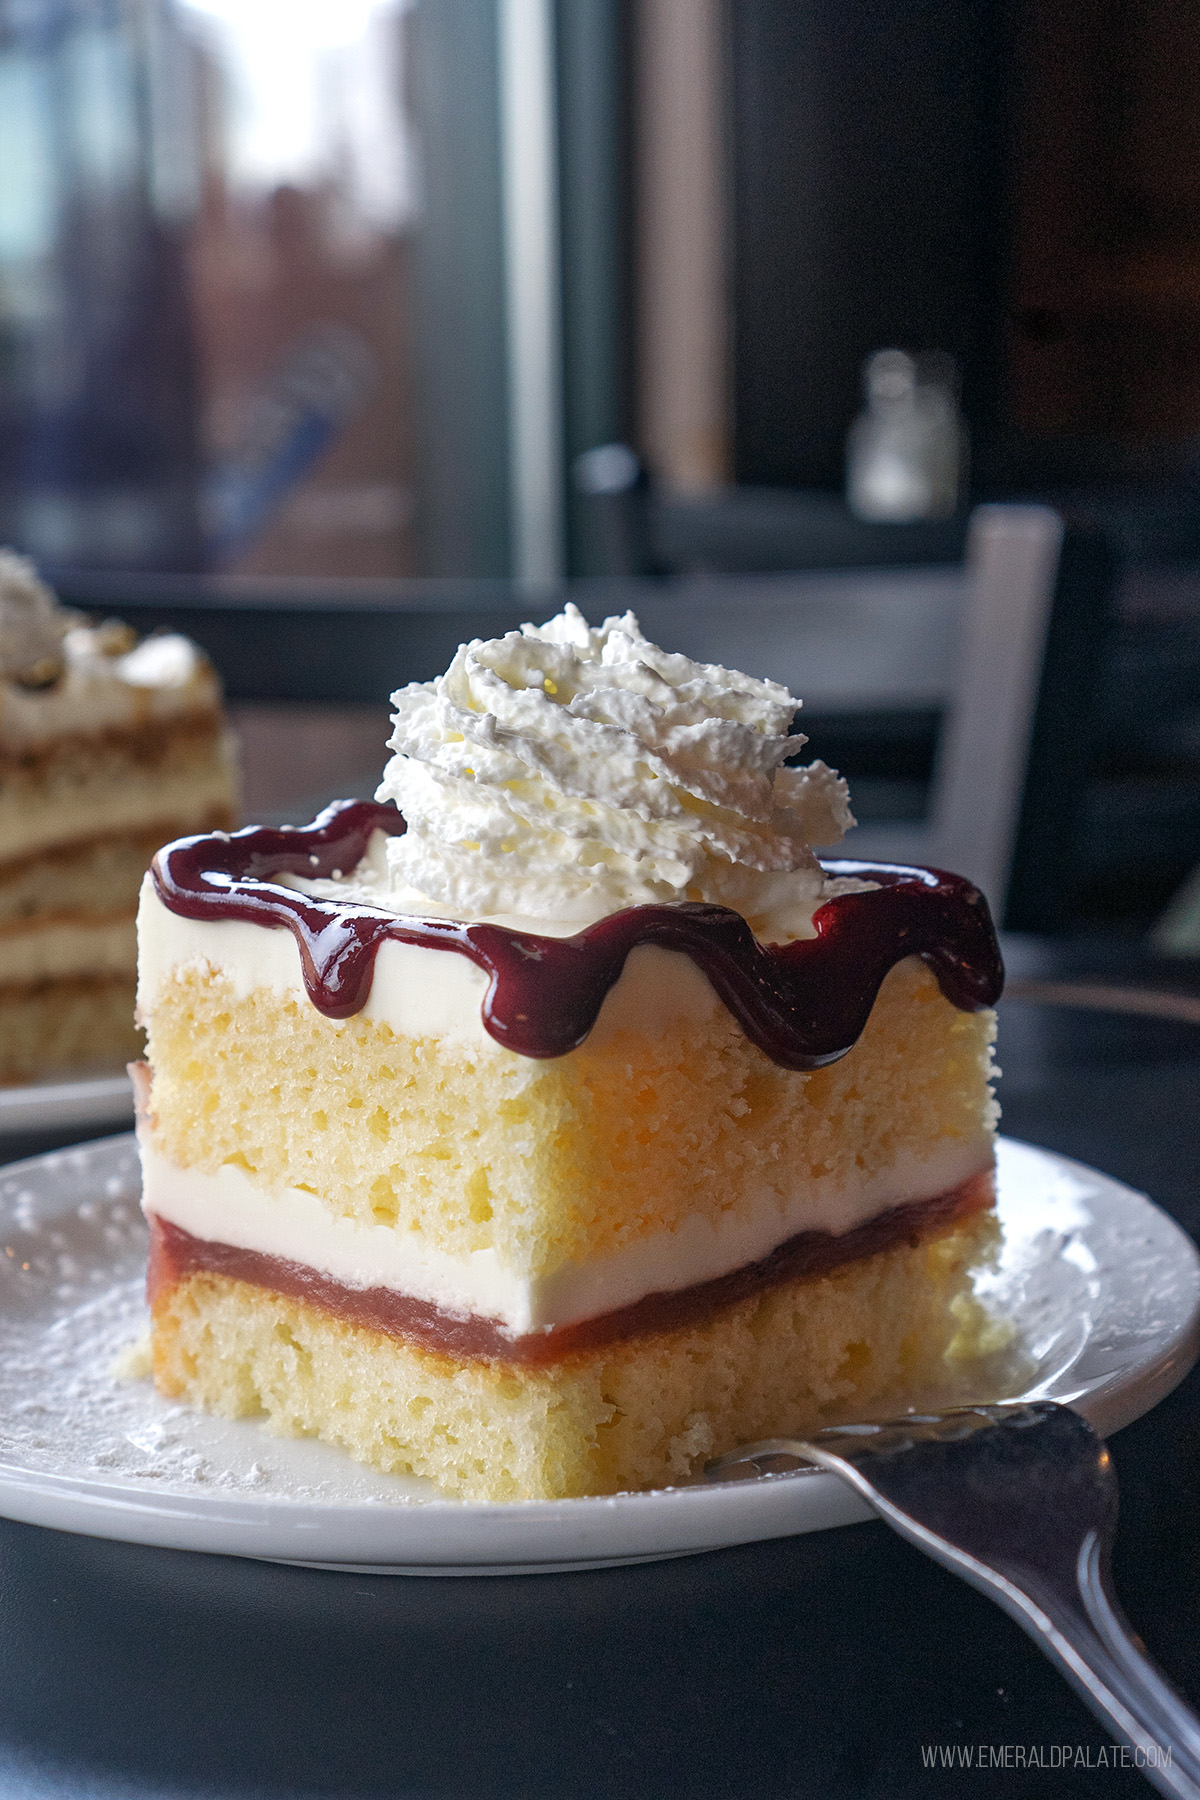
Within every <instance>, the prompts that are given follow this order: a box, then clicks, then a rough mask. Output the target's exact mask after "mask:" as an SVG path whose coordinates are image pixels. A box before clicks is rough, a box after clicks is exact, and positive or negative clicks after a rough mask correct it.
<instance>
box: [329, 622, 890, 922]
mask: <svg viewBox="0 0 1200 1800" xmlns="http://www.w3.org/2000/svg"><path fill="white" fill-rule="evenodd" d="M392 698H393V705H394V706H395V714H394V722H395V732H394V734H393V736H392V738H391V739H390V747H391V748H392V749H393V750H394V751H395V752H396V754H395V756H394V757H393V758H392V760H391V762H390V763H389V764H388V766H387V768H386V769H385V771H384V776H383V781H382V783H381V785H380V787H379V790H378V794H377V798H378V799H380V800H392V801H394V802H395V804H396V805H397V806H398V807H399V808H400V810H401V812H403V814H404V816H405V818H406V819H407V821H408V831H407V833H406V834H405V835H404V836H403V837H401V838H392V839H387V840H384V839H383V838H382V837H380V838H379V839H377V841H376V844H375V846H374V849H373V851H372V854H371V856H370V857H369V858H368V861H367V862H366V863H364V864H363V865H360V868H359V869H358V870H356V871H355V872H354V875H353V876H352V877H351V884H352V885H353V887H354V888H356V889H357V890H358V891H359V892H360V893H361V894H362V895H363V897H364V898H369V899H370V900H371V901H372V903H373V904H375V905H384V906H387V907H389V908H392V909H395V910H400V911H425V912H429V911H433V912H436V913H444V914H449V915H452V916H454V917H457V918H466V919H484V918H494V919H501V920H510V921H511V920H520V921H539V922H554V923H557V924H558V925H560V926H561V927H564V928H568V929H571V930H578V929H579V928H580V927H581V926H582V925H584V924H588V923H591V922H592V921H594V920H596V919H599V918H603V917H604V916H606V915H607V914H609V913H612V912H618V911H620V910H622V909H623V908H625V907H628V906H637V905H644V904H647V903H654V902H662V901H672V900H704V901H714V902H717V903H718V904H721V905H725V906H732V907H734V908H736V909H737V910H738V911H739V912H741V913H743V914H744V915H745V916H746V917H747V918H749V919H750V921H751V923H752V924H754V925H755V928H756V929H760V930H761V929H762V928H763V927H765V926H767V925H768V922H770V924H771V925H772V926H773V927H774V930H773V931H772V935H779V934H782V935H807V932H808V930H809V929H810V927H809V923H808V922H809V920H810V919H811V915H812V912H813V909H814V907H815V906H816V905H818V904H819V903H820V902H821V901H822V900H823V899H825V898H828V897H829V896H830V895H832V894H833V893H834V892H837V891H840V890H841V889H842V888H843V887H845V886H846V885H847V884H846V883H832V882H828V881H827V880H826V878H825V875H824V872H823V870H822V869H821V867H820V864H819V863H818V861H817V859H816V856H815V855H814V853H813V850H812V848H811V846H812V845H814V844H822V845H824V844H830V843H833V842H835V841H836V840H837V839H838V838H840V837H841V836H842V834H843V832H844V831H845V830H846V829H847V828H848V827H849V826H850V825H852V824H853V822H854V821H853V819H852V817H851V814H850V809H849V805H848V799H847V792H846V784H845V782H844V781H842V780H841V778H840V777H839V776H837V775H836V774H835V773H834V772H833V771H832V770H831V769H828V768H826V766H825V765H824V764H823V763H820V762H816V763H812V764H810V765H809V766H808V767H806V768H789V767H785V766H784V764H785V760H786V759H787V758H788V757H790V756H792V755H794V753H795V752H796V751H797V750H798V749H799V748H800V746H801V745H802V744H803V743H804V742H805V739H804V738H803V737H800V736H795V735H793V734H792V732H791V724H792V720H793V717H794V715H795V712H796V708H797V706H798V704H799V702H798V701H797V700H795V699H794V698H793V697H792V695H791V694H789V693H788V692H787V690H786V689H785V688H782V687H780V686H779V685H778V684H777V683H775V682H771V681H758V680H754V679H753V678H751V677H750V676H747V675H741V674H738V673H736V672H735V671H733V670H729V669H722V668H719V667H717V666H715V665H713V664H707V663H695V662H692V661H691V660H690V659H689V658H688V657H686V656H678V655H671V654H668V653H667V652H666V651H663V650H660V649H659V648H658V647H657V645H655V644H652V643H650V641H649V640H648V639H647V638H646V637H644V636H643V634H642V631H641V628H640V627H639V625H638V622H637V620H636V619H635V618H634V616H633V614H632V613H626V614H625V615H624V616H623V617H622V618H611V619H606V620H605V622H604V624H603V625H601V626H600V627H599V628H598V629H593V628H591V627H589V625H588V624H587V622H586V620H585V619H584V618H583V617H582V615H581V614H580V613H579V611H578V610H577V609H576V608H575V607H574V606H571V605H568V606H567V608H566V610H565V611H564V612H562V613H560V614H559V616H558V617H557V618H555V619H551V620H550V622H549V623H548V624H546V625H542V626H533V625H524V626H522V627H521V629H520V631H512V632H509V633H507V634H506V635H505V636H504V637H500V638H493V639H490V640H488V641H486V642H485V641H482V640H476V641H475V642H473V643H469V644H464V645H462V646H461V648H460V649H459V651H458V654H457V655H456V656H455V658H454V661H453V662H452V663H451V665H450V667H449V669H448V670H447V671H446V673H445V675H443V676H441V677H440V678H439V679H438V680H436V681H428V682H414V683H413V684H411V685H410V686H409V687H406V688H401V689H400V691H399V692H398V693H396V694H394V695H393V697H392ZM304 885H305V886H306V887H307V886H309V884H308V883H305V884H304ZM325 885H326V884H324V883H319V882H313V883H312V884H311V886H312V888H313V889H323V888H324V887H325ZM330 885H331V886H334V885H336V884H330ZM853 885H856V886H857V885H861V884H859V883H855V884H853ZM340 891H341V893H342V894H343V895H345V891H346V889H345V886H342V887H341V890H340Z"/></svg>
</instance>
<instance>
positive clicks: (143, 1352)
mask: <svg viewBox="0 0 1200 1800" xmlns="http://www.w3.org/2000/svg"><path fill="white" fill-rule="evenodd" d="M111 1372H112V1375H113V1377H114V1378H115V1379H116V1380H117V1381H146V1380H148V1379H149V1377H150V1376H151V1375H152V1374H153V1372H154V1358H153V1355H152V1353H151V1349H150V1333H149V1331H148V1330H147V1331H143V1333H142V1335H141V1337H140V1338H137V1339H136V1340H135V1341H134V1342H133V1343H132V1344H126V1346H125V1348H124V1349H123V1350H119V1351H118V1352H117V1354H116V1356H114V1357H113V1360H112V1371H111Z"/></svg>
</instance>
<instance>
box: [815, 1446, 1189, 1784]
mask: <svg viewBox="0 0 1200 1800" xmlns="http://www.w3.org/2000/svg"><path fill="white" fill-rule="evenodd" d="M826 1466H827V1467H829V1468H834V1467H835V1459H833V1458H830V1460H829V1462H828V1463H827V1464H826ZM836 1472H837V1473H838V1474H840V1475H842V1476H843V1477H844V1478H845V1479H846V1480H849V1481H851V1482H852V1483H853V1485H854V1487H855V1488H857V1490H858V1492H859V1493H860V1494H861V1495H862V1496H863V1498H864V1499H865V1500H867V1501H868V1502H869V1503H870V1505H871V1506H872V1507H873V1508H874V1509H875V1511H876V1512H877V1513H878V1514H879V1516H880V1517H881V1518H882V1519H884V1520H885V1521H886V1522H887V1524H889V1525H890V1526H891V1527H892V1529H893V1530H894V1531H896V1532H898V1533H899V1535H900V1536H901V1537H903V1538H906V1539H907V1540H908V1542H909V1543H911V1544H914V1545H916V1547H917V1548H918V1549H920V1550H923V1551H924V1552H925V1554H926V1555H927V1556H930V1557H932V1558H933V1560H934V1561H935V1562H939V1563H941V1564H942V1566H943V1567H944V1568H947V1569H949V1570H951V1572H952V1573H953V1574H955V1575H959V1576H961V1577H962V1579H963V1580H964V1581H967V1582H969V1583H970V1584H971V1586H972V1587H975V1588H978V1589H979V1590H980V1592H981V1593H984V1594H987V1595H988V1596H989V1598H991V1599H992V1600H994V1601H995V1602H996V1603H997V1605H998V1606H1001V1607H1003V1609H1004V1611H1005V1612H1006V1613H1008V1614H1009V1616H1010V1618H1013V1619H1015V1620H1016V1622H1017V1624H1018V1625H1020V1626H1021V1627H1022V1629H1023V1630H1024V1631H1026V1632H1028V1634H1029V1636H1030V1637H1031V1638H1033V1640H1034V1642H1035V1643H1036V1644H1037V1645H1038V1646H1039V1648H1040V1649H1041V1650H1042V1651H1043V1652H1044V1653H1045V1654H1046V1655H1047V1656H1048V1657H1049V1658H1050V1660H1051V1661H1052V1662H1053V1663H1054V1664H1055V1665H1056V1666H1057V1667H1058V1669H1059V1670H1060V1671H1061V1672H1062V1674H1063V1675H1065V1677H1066V1678H1067V1680H1068V1681H1069V1682H1070V1683H1071V1685H1072V1687H1073V1688H1074V1689H1075V1691H1076V1693H1077V1694H1078V1695H1079V1697H1080V1699H1081V1700H1082V1701H1083V1703H1084V1705H1085V1706H1087V1707H1088V1708H1089V1709H1090V1711H1091V1712H1093V1713H1094V1714H1095V1716H1096V1717H1097V1718H1098V1719H1099V1720H1100V1722H1101V1724H1103V1725H1105V1726H1107V1727H1108V1729H1109V1730H1110V1731H1112V1732H1113V1733H1114V1734H1115V1735H1116V1736H1117V1737H1119V1738H1120V1739H1122V1740H1123V1741H1124V1742H1125V1743H1127V1744H1129V1745H1131V1746H1132V1748H1133V1749H1134V1751H1135V1753H1140V1755H1141V1760H1140V1761H1139V1763H1138V1767H1139V1768H1140V1770H1141V1773H1142V1774H1143V1775H1144V1776H1145V1778H1146V1780H1147V1781H1149V1782H1150V1783H1151V1784H1152V1786H1154V1787H1156V1788H1157V1789H1158V1791H1159V1793H1160V1794H1165V1795H1167V1796H1168V1797H1169V1800H1200V1721H1197V1719H1196V1716H1195V1714H1194V1713H1193V1712H1192V1710H1191V1708H1190V1707H1189V1706H1188V1705H1187V1704H1186V1702H1185V1701H1184V1700H1182V1699H1181V1698H1180V1696H1179V1695H1178V1694H1177V1693H1176V1692H1175V1690H1174V1688H1172V1687H1171V1686H1170V1685H1169V1683H1168V1682H1167V1681H1166V1680H1165V1679H1164V1678H1163V1676H1162V1675H1160V1674H1159V1672H1158V1670H1157V1669H1156V1668H1155V1667H1154V1664H1153V1663H1152V1662H1151V1661H1150V1659H1149V1657H1148V1656H1146V1654H1145V1653H1144V1651H1143V1650H1142V1649H1141V1647H1140V1646H1139V1644H1138V1643H1137V1641H1136V1639H1135V1638H1134V1636H1133V1633H1132V1631H1131V1630H1130V1627H1129V1625H1128V1623H1127V1622H1126V1620H1125V1617H1124V1615H1123V1614H1122V1612H1121V1609H1120V1607H1119V1606H1118V1604H1117V1601H1116V1596H1115V1594H1114V1593H1113V1591H1112V1586H1111V1583H1110V1580H1109V1576H1108V1569H1107V1565H1106V1559H1105V1556H1104V1553H1103V1547H1102V1545H1101V1543H1100V1539H1099V1537H1098V1535H1097V1534H1096V1533H1095V1532H1090V1533H1089V1534H1088V1536H1087V1537H1086V1538H1085V1540H1084V1543H1083V1546H1082V1548H1081V1550H1080V1554H1079V1559H1078V1562H1077V1564H1076V1567H1075V1570H1074V1580H1073V1581H1070V1582H1067V1581H1064V1580H1062V1579H1059V1578H1057V1577H1056V1575H1055V1574H1054V1573H1053V1572H1051V1571H1049V1570H1044V1569H1033V1568H1030V1567H1027V1566H1025V1565H1019V1564H1013V1563H1010V1562H1008V1561H1007V1560H1005V1561H1000V1560H999V1559H998V1560H997V1561H996V1562H994V1563H985V1562H983V1561H982V1560H981V1559H980V1558H979V1557H978V1556H977V1555H972V1554H971V1553H970V1552H969V1551H966V1550H962V1549H960V1548H959V1547H958V1546H957V1545H955V1544H952V1543H951V1542H950V1541H949V1540H948V1539H947V1538H944V1537H941V1536H940V1535H939V1534H938V1533H937V1532H935V1531H931V1530H930V1529H929V1528H928V1527H927V1526H925V1525H921V1524H918V1523H917V1522H916V1521H915V1520H914V1519H912V1518H910V1517H909V1516H908V1514H906V1513H904V1512H902V1511H901V1510H900V1509H899V1508H898V1507H895V1506H893V1505H891V1504H890V1502H889V1501H888V1500H886V1499H885V1498H884V1496H883V1495H882V1494H880V1493H879V1492H878V1491H877V1490H876V1489H874V1488H873V1487H872V1486H871V1484H870V1483H869V1482H868V1481H866V1480H865V1479H863V1478H862V1477H861V1476H860V1475H859V1472H858V1471H857V1470H855V1469H852V1468H851V1467H850V1466H849V1465H847V1464H845V1463H842V1464H841V1466H840V1467H837V1469H836ZM856 1477H857V1479H856ZM1164 1752H1166V1753H1168V1755H1166V1756H1164Z"/></svg>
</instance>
